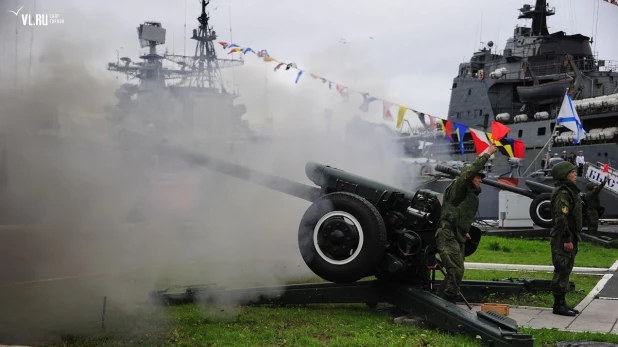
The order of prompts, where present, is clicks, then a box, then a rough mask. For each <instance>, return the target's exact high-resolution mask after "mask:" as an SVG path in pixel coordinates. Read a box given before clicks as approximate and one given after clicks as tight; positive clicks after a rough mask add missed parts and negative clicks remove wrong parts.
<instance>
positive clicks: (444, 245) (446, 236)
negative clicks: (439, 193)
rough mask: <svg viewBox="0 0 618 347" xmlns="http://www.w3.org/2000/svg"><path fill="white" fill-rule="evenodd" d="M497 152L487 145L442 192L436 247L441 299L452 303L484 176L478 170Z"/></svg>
mask: <svg viewBox="0 0 618 347" xmlns="http://www.w3.org/2000/svg"><path fill="white" fill-rule="evenodd" d="M497 150H498V149H497V147H496V146H494V145H491V146H490V147H489V148H488V149H487V153H484V154H482V155H480V156H479V157H478V158H476V160H475V161H474V163H472V164H471V165H469V166H467V167H465V168H464V169H463V170H462V171H461V174H460V175H459V177H458V178H457V179H455V180H454V181H453V182H452V183H451V184H450V185H449V186H448V187H447V188H446V190H445V192H444V198H443V204H442V214H441V219H440V223H439V228H438V230H437V231H436V245H437V248H438V253H440V259H441V261H442V266H443V267H444V268H445V269H446V276H445V278H444V282H443V286H442V288H441V291H443V295H442V297H443V298H444V299H446V300H448V301H450V302H453V303H455V302H456V301H457V297H458V296H459V285H460V284H461V280H462V278H463V274H464V250H465V244H466V239H469V238H470V234H469V233H468V231H469V230H470V226H471V225H472V222H473V220H474V216H475V215H476V212H477V209H478V206H479V197H478V196H479V194H480V193H481V181H482V179H483V178H484V177H485V174H484V173H483V172H481V171H482V170H483V168H484V167H485V163H487V160H488V159H489V157H490V156H491V155H492V154H494V153H496V151H497Z"/></svg>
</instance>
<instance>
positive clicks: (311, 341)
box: [50, 304, 618, 347]
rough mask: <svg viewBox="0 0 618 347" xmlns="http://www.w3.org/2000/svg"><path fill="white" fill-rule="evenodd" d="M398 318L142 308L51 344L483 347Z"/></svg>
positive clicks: (321, 309) (544, 333) (321, 308)
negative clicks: (101, 327)
mask: <svg viewBox="0 0 618 347" xmlns="http://www.w3.org/2000/svg"><path fill="white" fill-rule="evenodd" d="M392 318H393V316H392V315H390V314H389V313H388V312H386V311H383V310H381V306H379V307H378V310H371V309H369V308H368V307H367V306H365V305H351V304H348V305H306V306H290V307H285V308H279V307H243V308H230V309H225V308H214V307H202V306H195V305H184V306H178V307H169V308H156V307H142V308H141V310H140V312H138V313H136V314H135V315H134V316H122V315H120V314H118V315H113V314H112V315H110V317H109V327H108V328H107V331H105V332H96V333H91V334H88V335H82V336H76V335H70V336H69V335H67V336H64V339H63V341H61V342H58V343H55V344H51V345H50V346H418V347H421V346H423V347H427V346H471V347H473V346H481V344H480V343H479V342H478V341H475V340H474V339H473V338H472V337H467V336H462V335H457V336H456V335H452V334H449V333H447V332H444V331H439V330H436V329H430V328H419V327H412V326H408V325H401V324H393V322H392ZM522 332H525V333H529V334H532V335H533V337H534V338H535V339H536V341H535V346H551V345H553V343H555V342H558V341H578V340H580V341H581V340H587V341H591V340H592V341H605V342H614V343H618V335H613V334H599V333H570V332H560V331H557V330H552V329H522Z"/></svg>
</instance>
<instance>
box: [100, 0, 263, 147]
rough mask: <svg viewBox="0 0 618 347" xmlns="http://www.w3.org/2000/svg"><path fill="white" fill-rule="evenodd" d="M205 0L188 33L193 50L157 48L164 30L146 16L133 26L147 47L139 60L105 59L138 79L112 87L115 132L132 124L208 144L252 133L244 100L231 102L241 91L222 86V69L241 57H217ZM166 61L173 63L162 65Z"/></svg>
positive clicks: (237, 63) (240, 62)
mask: <svg viewBox="0 0 618 347" xmlns="http://www.w3.org/2000/svg"><path fill="white" fill-rule="evenodd" d="M209 3H210V1H209V0H202V1H201V8H202V11H201V14H200V16H199V17H197V20H198V23H199V26H198V28H197V29H193V32H192V36H191V37H190V38H191V39H192V40H195V41H196V45H195V52H194V54H193V55H191V56H187V55H177V54H169V53H168V52H167V50H166V52H165V53H163V54H159V53H157V49H156V47H157V46H158V45H161V44H164V43H165V34H166V31H165V29H164V28H163V27H162V25H161V23H160V22H149V21H147V22H144V23H143V24H141V25H139V27H137V34H138V39H139V42H140V45H141V48H147V49H148V51H147V52H144V53H142V54H141V55H140V57H139V58H140V60H141V61H132V60H131V58H129V57H122V58H119V59H118V60H117V61H116V62H111V63H108V65H107V69H108V70H110V71H114V72H118V73H121V74H125V75H126V76H127V78H128V79H137V80H138V81H139V82H138V83H136V84H132V83H125V84H123V85H122V86H120V88H118V90H116V93H115V95H116V97H117V98H118V104H117V105H116V106H115V107H114V108H113V109H112V110H110V115H109V117H108V120H109V122H110V125H111V127H110V128H111V129H113V130H112V131H114V130H115V131H116V135H118V133H121V132H122V131H123V130H125V129H131V130H134V131H142V132H148V133H150V134H153V133H157V134H161V135H162V134H165V136H167V137H169V136H172V135H177V137H178V138H184V139H186V138H187V137H190V138H191V140H194V141H198V142H199V141H202V142H203V141H209V143H208V145H213V144H215V143H222V141H221V140H222V139H224V140H228V141H233V140H234V139H239V138H242V139H246V138H250V136H251V135H253V133H252V131H251V129H250V128H249V125H248V122H247V121H246V120H243V119H241V117H242V116H243V115H244V114H245V113H246V111H247V109H246V107H245V105H242V104H238V105H235V104H234V100H235V99H236V98H238V97H239V94H238V93H237V92H236V91H233V90H232V91H231V92H230V91H228V90H227V89H226V88H225V84H224V82H223V78H222V75H221V69H223V68H233V67H235V66H240V65H243V63H244V62H243V60H242V59H220V58H218V57H217V54H216V51H215V47H214V41H216V40H217V33H216V31H215V30H214V29H213V27H212V26H210V25H209V20H210V17H209V14H208V11H207V10H206V8H207V6H208V4H209ZM164 62H165V63H168V64H169V65H171V67H167V66H164V64H163V63H164ZM153 111H156V112H153ZM223 142H225V141H223Z"/></svg>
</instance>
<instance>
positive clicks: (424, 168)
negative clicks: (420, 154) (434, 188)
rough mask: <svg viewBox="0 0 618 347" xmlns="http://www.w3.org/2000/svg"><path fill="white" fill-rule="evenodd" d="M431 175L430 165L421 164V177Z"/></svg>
mask: <svg viewBox="0 0 618 347" xmlns="http://www.w3.org/2000/svg"><path fill="white" fill-rule="evenodd" d="M428 175H431V166H429V165H423V166H422V167H421V177H425V176H428Z"/></svg>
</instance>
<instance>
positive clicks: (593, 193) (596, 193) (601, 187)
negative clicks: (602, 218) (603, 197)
mask: <svg viewBox="0 0 618 347" xmlns="http://www.w3.org/2000/svg"><path fill="white" fill-rule="evenodd" d="M608 180H609V173H608V174H607V177H605V179H604V180H603V182H601V184H600V185H599V186H597V189H595V190H593V191H591V192H590V195H592V196H594V197H596V196H598V195H599V194H601V190H602V189H603V187H605V184H606V183H607V181H608Z"/></svg>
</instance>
